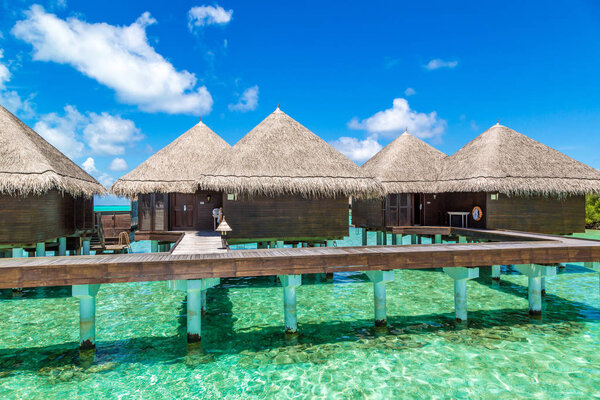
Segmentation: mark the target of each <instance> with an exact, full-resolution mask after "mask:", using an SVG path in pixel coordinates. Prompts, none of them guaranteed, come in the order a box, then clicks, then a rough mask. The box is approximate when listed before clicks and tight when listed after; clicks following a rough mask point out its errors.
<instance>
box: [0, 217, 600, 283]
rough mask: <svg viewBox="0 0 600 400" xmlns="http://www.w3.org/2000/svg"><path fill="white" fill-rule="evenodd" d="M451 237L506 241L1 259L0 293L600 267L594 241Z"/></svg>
mask: <svg viewBox="0 0 600 400" xmlns="http://www.w3.org/2000/svg"><path fill="white" fill-rule="evenodd" d="M452 233H453V234H460V235H465V236H480V237H481V236H483V237H486V236H489V237H492V236H493V237H495V238H497V239H498V238H505V239H506V240H508V241H505V242H488V243H460V244H459V243H445V244H425V245H398V246H362V247H308V248H280V249H260V250H229V251H218V252H217V251H215V252H210V253H205V252H204V253H193V254H177V253H176V252H175V251H173V252H172V253H149V254H148V253H147V254H112V255H109V254H105V255H96V256H73V257H40V258H12V259H1V260H0V288H13V287H37V286H60V285H75V284H94V283H116V282H140V281H164V280H178V279H201V278H226V277H247V276H268V275H292V274H308V273H329V272H341V271H368V270H392V269H418V268H440V267H475V266H489V265H508V264H531V263H535V264H557V263H566V262H598V261H600V242H598V241H593V240H585V239H575V238H564V237H560V236H552V235H537V234H531V233H521V232H500V231H485V230H475V229H461V228H452ZM516 239H518V240H517V241H515V240H516ZM182 240H183V239H182ZM177 248H178V246H177V247H175V250H177ZM180 251H182V252H185V251H186V250H185V249H184V248H182V249H181V250H180Z"/></svg>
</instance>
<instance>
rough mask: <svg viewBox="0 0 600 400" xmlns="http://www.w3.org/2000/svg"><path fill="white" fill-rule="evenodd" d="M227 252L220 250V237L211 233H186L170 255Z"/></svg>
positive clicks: (215, 233) (216, 233)
mask: <svg viewBox="0 0 600 400" xmlns="http://www.w3.org/2000/svg"><path fill="white" fill-rule="evenodd" d="M225 251H227V250H226V249H223V248H221V236H220V235H219V233H218V232H213V231H199V232H195V231H188V232H184V233H183V237H182V238H181V239H180V240H179V241H177V243H176V244H175V246H174V247H173V249H172V250H171V254H174V255H181V254H207V253H223V252H225Z"/></svg>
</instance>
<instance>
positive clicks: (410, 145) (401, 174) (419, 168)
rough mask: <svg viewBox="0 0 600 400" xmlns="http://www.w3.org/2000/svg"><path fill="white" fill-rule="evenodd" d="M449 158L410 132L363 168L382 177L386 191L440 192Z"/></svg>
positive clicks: (372, 174) (381, 180)
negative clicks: (441, 174)
mask: <svg viewBox="0 0 600 400" xmlns="http://www.w3.org/2000/svg"><path fill="white" fill-rule="evenodd" d="M445 157H446V155H445V154H444V153H442V152H441V151H439V150H437V149H436V148H434V147H432V146H430V145H429V144H427V143H425V142H424V141H422V140H421V139H419V138H416V137H414V136H413V135H411V134H409V133H408V131H407V132H404V133H403V134H402V135H400V136H398V137H397V138H396V139H395V140H394V141H393V142H391V143H390V144H388V145H387V146H385V147H384V148H383V149H381V150H380V151H379V152H378V153H377V154H375V155H374V156H373V157H372V158H371V159H369V161H367V162H366V163H364V165H363V166H362V169H363V170H364V171H365V172H366V173H367V174H368V175H369V176H374V177H375V178H376V179H377V180H379V181H380V182H381V183H382V184H383V187H384V189H385V191H386V193H436V184H437V176H438V174H439V172H440V171H439V170H440V167H441V164H442V160H443V159H444V158H445Z"/></svg>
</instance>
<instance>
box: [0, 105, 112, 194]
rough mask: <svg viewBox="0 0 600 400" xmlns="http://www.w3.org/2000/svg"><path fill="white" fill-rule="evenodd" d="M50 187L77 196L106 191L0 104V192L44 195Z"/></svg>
mask: <svg viewBox="0 0 600 400" xmlns="http://www.w3.org/2000/svg"><path fill="white" fill-rule="evenodd" d="M50 190H58V191H60V192H63V193H68V194H70V195H72V196H75V197H77V196H85V197H91V196H93V195H95V194H104V193H106V189H105V188H104V186H102V185H101V184H100V183H98V181H96V180H95V179H94V178H92V177H91V176H90V175H88V174H87V173H86V172H85V171H84V170H83V169H81V168H80V167H79V166H78V165H77V164H75V163H74V162H73V161H71V160H70V159H69V158H67V157H66V156H65V155H64V154H62V153H61V152H60V151H58V150H57V149H56V148H55V147H54V146H52V145H51V144H50V143H48V142H47V141H45V140H44V139H43V138H42V137H41V136H40V135H38V134H37V133H36V132H35V131H34V130H33V129H31V128H30V127H28V126H27V125H25V124H24V123H23V122H22V121H21V120H20V119H19V118H17V117H15V116H14V115H13V114H12V113H11V112H10V111H8V110H7V109H6V108H4V107H2V106H0V194H6V195H10V196H28V195H41V194H44V193H46V192H48V191H50Z"/></svg>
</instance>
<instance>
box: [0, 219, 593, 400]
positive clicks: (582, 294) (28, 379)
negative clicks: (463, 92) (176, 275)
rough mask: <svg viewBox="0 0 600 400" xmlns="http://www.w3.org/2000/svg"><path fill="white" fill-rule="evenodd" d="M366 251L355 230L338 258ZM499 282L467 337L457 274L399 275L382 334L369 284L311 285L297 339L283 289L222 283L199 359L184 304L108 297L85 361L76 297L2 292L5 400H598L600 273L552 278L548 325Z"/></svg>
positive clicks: (510, 279)
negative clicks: (457, 302)
mask: <svg viewBox="0 0 600 400" xmlns="http://www.w3.org/2000/svg"><path fill="white" fill-rule="evenodd" d="M374 240H375V238H374V236H370V241H374ZM359 242H360V237H359V235H358V232H357V231H356V230H354V229H352V230H351V237H350V238H349V239H348V240H345V241H340V242H338V243H337V244H338V245H340V246H342V245H348V244H357V243H359ZM135 246H136V250H137V251H143V250H144V249H145V248H147V247H148V246H147V243H144V242H140V243H136V244H135ZM503 272H504V273H505V274H506V275H503V276H502V282H501V283H500V284H499V285H498V284H496V283H492V281H491V279H490V277H489V270H488V269H484V268H482V269H481V275H482V277H481V278H479V279H476V280H473V281H469V282H468V300H469V307H468V308H469V321H468V322H467V323H463V324H458V323H456V322H455V321H454V314H453V308H454V303H453V281H452V280H451V279H450V278H449V277H448V276H446V275H445V274H443V273H442V272H441V271H440V270H425V271H416V270H404V271H397V272H396V279H395V281H394V282H391V283H389V284H388V287H387V294H388V304H387V309H388V322H389V324H390V328H389V329H388V330H385V331H379V330H375V329H374V328H373V294H372V284H371V283H369V282H368V281H367V280H366V278H365V277H364V275H362V274H358V273H356V274H354V273H348V274H336V275H335V278H334V282H333V283H331V282H320V281H318V280H317V279H315V277H314V276H310V275H309V276H304V277H303V285H302V286H301V287H299V288H298V289H297V295H298V321H299V331H300V335H299V336H298V337H297V338H292V339H286V337H285V335H284V333H283V326H282V325H283V299H282V289H281V287H278V286H277V284H276V283H274V281H273V280H272V279H271V278H260V279H259V278H252V279H250V278H248V279H241V278H240V279H225V280H223V281H222V284H221V285H219V286H218V287H216V288H214V289H211V290H209V292H208V313H207V315H206V316H205V317H204V318H203V327H202V329H203V342H202V346H203V349H200V348H196V347H188V346H187V345H186V335H185V331H186V328H185V315H186V308H185V295H184V293H182V292H177V291H171V290H169V289H167V287H166V284H165V283H164V282H149V283H128V284H110V285H102V287H101V289H100V292H99V294H98V298H97V321H96V324H97V325H96V329H97V351H96V353H95V355H94V354H93V353H83V354H80V352H79V351H78V343H77V341H78V335H79V331H78V329H79V327H78V302H77V300H76V299H73V298H71V297H70V296H69V294H70V290H69V288H41V289H35V290H27V289H26V290H25V291H24V293H23V297H22V298H12V294H11V292H10V291H0V299H1V300H0V321H1V322H0V398H2V399H4V398H8V399H11V398H27V399H30V398H40V399H42V398H43V399H65V398H69V399H78V398H81V399H83V398H85V399H90V398H93V399H104V398H106V399H108V398H110V399H112V398H122V399H171V398H183V399H185V398H190V399H191V398H202V399H220V398H226V399H287V398H294V399H305V398H325V399H379V398H464V399H472V398H483V399H496V398H501V399H515V398H517V399H519V398H540V399H548V398H573V399H590V398H599V397H600V395H599V393H600V351H599V344H600V340H599V339H600V323H599V322H600V295H599V278H598V274H597V273H594V272H592V271H589V270H586V269H584V268H582V267H576V266H569V267H568V268H566V269H564V270H561V272H560V273H559V275H558V276H557V277H555V278H552V279H549V280H548V281H547V296H546V297H545V299H544V304H543V307H544V314H543V317H542V319H539V320H538V319H532V318H530V317H529V315H528V313H527V309H528V302H527V279H526V277H524V276H522V275H519V274H517V273H516V272H514V271H512V270H510V269H506V268H505V269H504V271H503Z"/></svg>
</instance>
